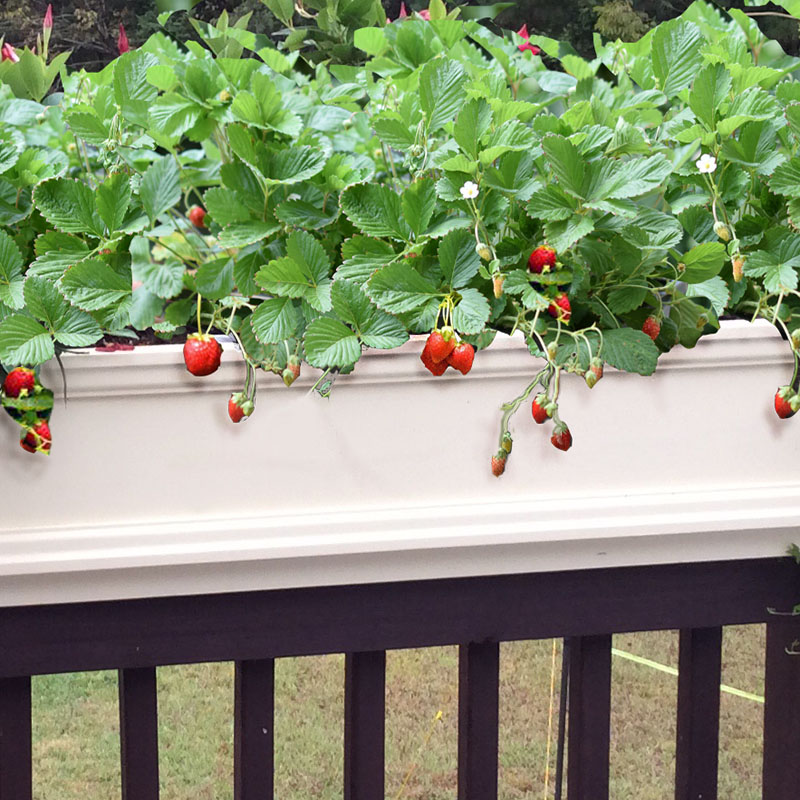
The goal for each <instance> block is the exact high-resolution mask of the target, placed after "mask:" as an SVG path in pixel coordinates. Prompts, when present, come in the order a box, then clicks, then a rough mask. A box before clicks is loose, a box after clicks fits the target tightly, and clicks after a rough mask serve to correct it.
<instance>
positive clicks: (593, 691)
mask: <svg viewBox="0 0 800 800" xmlns="http://www.w3.org/2000/svg"><path fill="white" fill-rule="evenodd" d="M569 661H570V663H569V728H568V731H569V733H568V739H567V798H568V800H608V761H609V756H610V749H611V748H610V745H611V636H575V637H572V638H570V640H569Z"/></svg>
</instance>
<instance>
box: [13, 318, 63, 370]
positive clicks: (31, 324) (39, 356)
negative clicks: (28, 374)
mask: <svg viewBox="0 0 800 800" xmlns="http://www.w3.org/2000/svg"><path fill="white" fill-rule="evenodd" d="M54 355H55V349H54V347H53V339H52V338H51V336H50V334H49V333H48V332H47V331H46V330H45V329H44V328H43V327H42V326H41V325H40V324H39V323H38V322H37V321H36V320H35V319H31V317H23V316H22V314H12V315H11V316H10V317H6V318H5V319H4V320H2V321H1V322H0V362H2V363H3V364H4V365H5V366H7V367H13V366H16V365H17V364H27V365H29V366H36V365H37V364H43V363H44V362H45V361H49V360H50V359H51V358H52V357H53V356H54Z"/></svg>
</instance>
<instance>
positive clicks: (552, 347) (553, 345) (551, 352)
mask: <svg viewBox="0 0 800 800" xmlns="http://www.w3.org/2000/svg"><path fill="white" fill-rule="evenodd" d="M557 355H558V343H557V342H550V343H549V344H548V345H547V358H548V359H549V360H550V361H555V360H556V356H557Z"/></svg>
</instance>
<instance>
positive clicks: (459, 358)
mask: <svg viewBox="0 0 800 800" xmlns="http://www.w3.org/2000/svg"><path fill="white" fill-rule="evenodd" d="M474 360H475V348H474V347H473V346H472V345H471V344H467V343H466V342H461V344H458V345H456V346H455V347H454V348H453V352H452V353H450V355H449V356H447V363H448V364H449V365H450V366H451V367H452V368H453V369H457V370H458V371H459V372H460V373H461V374H462V375H466V374H467V373H468V372H469V371H470V370H471V369H472V362H473V361H474Z"/></svg>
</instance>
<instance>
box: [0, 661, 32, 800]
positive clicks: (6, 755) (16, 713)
mask: <svg viewBox="0 0 800 800" xmlns="http://www.w3.org/2000/svg"><path fill="white" fill-rule="evenodd" d="M32 795H33V784H32V780H31V679H30V678H27V677H25V678H4V679H3V680H0V800H31V797H32Z"/></svg>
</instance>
